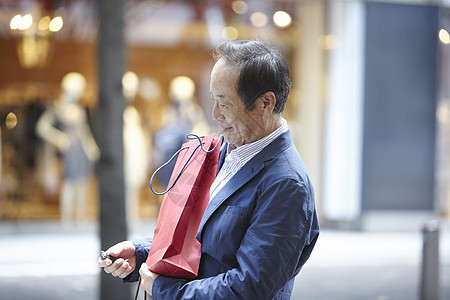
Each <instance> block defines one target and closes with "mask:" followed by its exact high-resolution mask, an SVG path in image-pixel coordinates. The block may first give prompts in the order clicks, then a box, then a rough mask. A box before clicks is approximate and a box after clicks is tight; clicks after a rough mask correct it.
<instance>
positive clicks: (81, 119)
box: [36, 72, 100, 224]
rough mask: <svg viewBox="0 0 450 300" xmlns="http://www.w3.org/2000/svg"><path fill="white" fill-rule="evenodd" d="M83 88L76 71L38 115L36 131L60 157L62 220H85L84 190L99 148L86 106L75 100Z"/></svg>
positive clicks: (66, 78) (81, 80)
mask: <svg viewBox="0 0 450 300" xmlns="http://www.w3.org/2000/svg"><path fill="white" fill-rule="evenodd" d="M85 87H86V80H85V79H84V77H83V76H82V75H81V74H79V73H75V72H71V73H68V74H66V75H65V76H64V77H63V79H62V81H61V96H60V98H59V99H58V100H57V101H55V102H54V103H53V105H51V106H50V107H49V108H48V109H47V110H46V111H45V112H44V113H43V114H42V116H41V117H40V118H39V120H38V122H37V124H36V132H37V134H38V136H40V137H41V138H42V139H44V140H45V141H47V142H49V143H50V144H52V145H54V146H55V147H56V148H57V149H58V150H59V152H60V153H61V156H62V161H63V169H64V178H63V182H62V189H61V200H60V213H61V221H62V222H63V223H66V224H67V223H71V222H72V221H73V220H75V221H76V222H82V221H85V220H86V217H87V216H86V212H87V201H86V200H87V191H88V184H89V179H90V176H91V175H92V168H93V163H94V162H95V161H96V160H97V159H98V158H99V156H100V150H99V148H98V146H97V144H96V142H95V140H94V137H93V134H92V132H91V130H90V128H89V125H88V123H87V116H86V111H85V109H84V108H83V107H82V106H81V105H80V104H79V103H78V100H79V99H80V97H81V96H82V94H83V92H84V89H85Z"/></svg>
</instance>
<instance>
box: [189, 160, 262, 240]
mask: <svg viewBox="0 0 450 300" xmlns="http://www.w3.org/2000/svg"><path fill="white" fill-rule="evenodd" d="M263 166H264V163H263V162H262V161H258V160H251V161H249V162H248V163H247V164H246V166H245V167H244V168H241V169H240V170H239V171H238V172H237V173H236V175H234V176H233V177H231V179H230V181H228V182H227V184H225V186H224V187H223V188H222V189H221V190H220V192H219V193H218V194H217V195H216V196H215V197H214V198H213V199H212V200H211V202H210V203H209V205H208V206H207V207H206V210H205V213H204V214H203V218H202V220H201V222H200V226H199V228H198V231H197V240H199V241H200V242H201V239H202V237H201V236H202V234H201V233H202V230H203V227H204V226H205V224H206V222H208V220H209V218H210V217H211V216H212V214H213V213H214V212H215V211H216V210H217V208H219V206H220V205H221V204H222V203H223V202H224V201H225V200H226V199H228V197H230V196H231V195H232V194H233V193H234V192H236V191H237V190H238V189H240V188H241V187H242V186H244V185H245V184H246V183H247V182H248V181H249V180H250V179H252V178H253V177H254V176H255V175H256V174H257V173H258V172H259V171H260V170H261V169H262V168H263Z"/></svg>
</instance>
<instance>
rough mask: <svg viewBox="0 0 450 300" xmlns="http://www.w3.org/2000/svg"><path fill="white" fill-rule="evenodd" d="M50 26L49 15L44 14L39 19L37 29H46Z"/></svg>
mask: <svg viewBox="0 0 450 300" xmlns="http://www.w3.org/2000/svg"><path fill="white" fill-rule="evenodd" d="M49 26H50V17H49V16H46V17H43V18H42V19H41V20H39V24H38V28H39V30H42V31H46V30H48V27H49Z"/></svg>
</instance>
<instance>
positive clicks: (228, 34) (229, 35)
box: [222, 26, 239, 40]
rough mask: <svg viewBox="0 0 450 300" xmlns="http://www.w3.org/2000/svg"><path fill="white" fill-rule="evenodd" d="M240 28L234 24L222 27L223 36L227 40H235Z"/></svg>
mask: <svg viewBox="0 0 450 300" xmlns="http://www.w3.org/2000/svg"><path fill="white" fill-rule="evenodd" d="M238 34H239V33H238V30H237V29H236V28H235V27H233V26H227V27H225V28H224V29H222V37H223V38H224V39H225V40H235V39H237V37H238Z"/></svg>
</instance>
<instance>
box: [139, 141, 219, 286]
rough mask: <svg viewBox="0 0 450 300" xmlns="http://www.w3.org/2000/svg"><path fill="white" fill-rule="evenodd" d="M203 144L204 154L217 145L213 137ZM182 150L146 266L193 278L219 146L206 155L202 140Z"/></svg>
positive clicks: (158, 220) (163, 272)
mask: <svg viewBox="0 0 450 300" xmlns="http://www.w3.org/2000/svg"><path fill="white" fill-rule="evenodd" d="M201 141H202V146H203V148H204V149H205V151H208V150H210V149H213V148H214V146H215V145H216V143H218V140H215V139H214V134H211V135H209V136H206V137H203V138H201ZM183 148H185V150H184V151H181V152H180V153H179V154H178V159H177V161H176V164H175V167H174V169H173V172H172V175H171V178H170V181H169V185H168V186H169V187H171V188H170V190H169V191H168V192H167V193H166V194H165V195H164V198H163V201H162V204H161V208H160V212H159V215H158V219H157V222H156V229H155V233H154V236H153V242H152V246H151V247H150V251H149V254H148V258H147V260H146V263H147V265H148V267H149V269H150V270H151V271H152V272H154V273H157V274H160V275H166V276H174V277H182V278H194V277H196V276H197V273H198V267H199V264H200V256H201V249H200V247H201V245H200V242H199V241H198V240H197V239H196V234H197V230H198V226H199V225H200V221H201V219H202V216H203V213H204V211H205V209H206V206H207V205H208V203H209V196H210V186H211V184H212V182H213V181H214V178H215V176H216V171H217V162H218V157H219V151H220V150H219V148H220V147H216V148H215V150H214V151H212V152H210V153H206V152H205V151H204V150H203V149H202V147H200V140H193V141H190V142H187V143H185V144H183Z"/></svg>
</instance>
